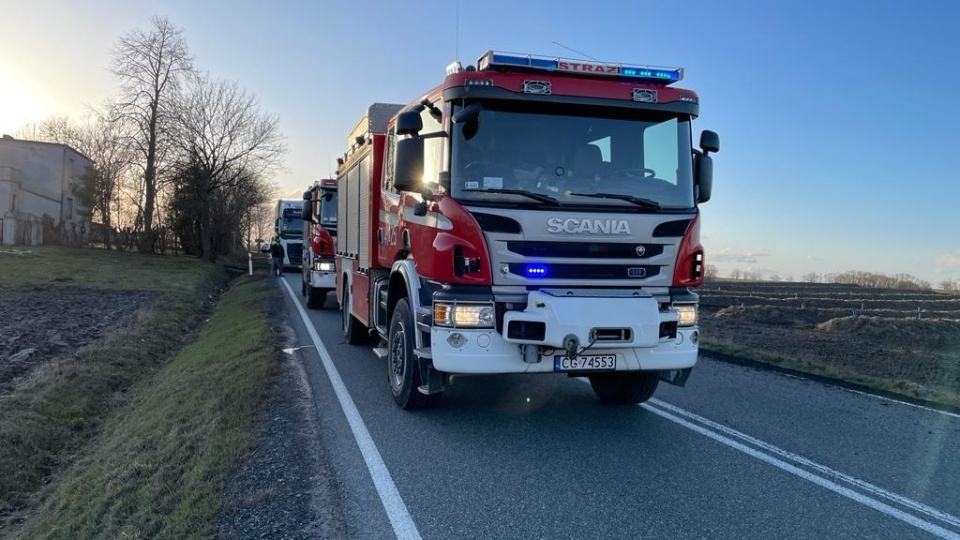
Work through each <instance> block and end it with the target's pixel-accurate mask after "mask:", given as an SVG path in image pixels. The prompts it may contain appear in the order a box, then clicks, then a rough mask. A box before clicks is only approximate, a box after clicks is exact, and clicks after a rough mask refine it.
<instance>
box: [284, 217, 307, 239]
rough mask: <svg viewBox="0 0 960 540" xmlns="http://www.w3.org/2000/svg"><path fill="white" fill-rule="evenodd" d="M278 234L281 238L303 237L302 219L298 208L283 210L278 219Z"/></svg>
mask: <svg viewBox="0 0 960 540" xmlns="http://www.w3.org/2000/svg"><path fill="white" fill-rule="evenodd" d="M280 236H281V237H282V238H303V221H302V220H301V219H300V212H299V211H298V210H284V211H283V218H281V219H280Z"/></svg>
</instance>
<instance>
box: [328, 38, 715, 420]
mask: <svg viewBox="0 0 960 540" xmlns="http://www.w3.org/2000/svg"><path fill="white" fill-rule="evenodd" d="M682 75H683V70H682V69H666V68H653V67H649V66H641V65H629V64H606V63H598V62H582V61H573V60H564V59H558V58H548V57H541V56H533V55H526V54H512V53H500V52H493V51H488V52H487V53H485V54H484V55H483V56H482V57H480V59H479V60H478V62H477V65H476V66H469V67H466V68H463V67H462V66H461V65H460V64H459V63H454V64H452V65H451V66H450V67H448V68H447V75H446V78H445V79H444V80H443V82H442V83H441V84H440V85H439V86H437V87H436V88H434V89H433V90H431V91H429V92H428V93H427V94H426V95H424V96H423V97H422V98H420V99H417V100H416V101H414V102H413V103H410V104H408V105H405V106H400V105H388V104H375V105H373V106H372V107H370V109H369V110H368V111H367V113H366V114H365V115H364V117H363V119H362V120H361V122H360V123H359V124H358V125H357V126H356V128H355V129H354V130H353V132H352V133H350V136H349V138H348V140H347V144H348V147H349V148H348V151H347V152H346V153H345V154H344V156H343V157H342V158H341V159H338V164H339V167H338V171H337V175H338V187H339V198H338V213H337V223H338V226H337V227H338V228H337V231H338V234H339V239H338V244H337V257H336V260H337V284H336V286H337V298H338V300H339V302H340V306H341V311H342V321H343V333H344V336H345V338H346V340H347V341H348V342H349V343H362V342H368V341H369V339H370V338H374V340H375V342H376V343H378V345H376V348H375V349H374V350H375V352H376V353H377V355H378V356H379V357H381V358H382V359H383V360H386V362H385V363H386V367H387V379H388V381H389V386H390V389H391V391H392V393H393V397H394V399H395V400H396V402H397V404H398V405H400V406H401V407H403V408H407V409H413V408H419V407H424V406H429V405H431V404H433V403H435V402H436V401H437V399H438V398H439V396H440V395H441V393H442V392H443V391H444V389H445V388H446V386H447V385H449V384H450V383H451V381H452V380H453V378H454V376H458V375H464V374H494V373H531V374H532V373H566V374H568V375H569V376H577V377H586V378H588V379H589V381H590V384H591V386H592V387H593V389H594V391H595V393H596V394H597V396H598V397H599V398H600V399H601V400H602V401H605V402H609V403H616V404H635V403H640V402H643V401H645V400H647V399H649V398H650V397H651V396H652V395H653V393H654V391H655V390H656V387H657V384H658V382H659V381H660V380H661V379H663V380H665V381H667V382H669V383H672V384H676V385H679V386H682V385H683V384H684V383H685V382H686V380H687V377H688V376H689V374H690V371H691V369H692V368H693V366H694V364H695V363H696V361H697V348H698V340H699V331H698V326H697V304H698V296H697V295H696V294H695V293H694V292H693V291H692V290H691V288H693V287H696V286H698V285H700V284H701V282H702V280H703V269H704V258H703V256H704V255H703V247H702V246H701V244H700V221H699V215H700V213H699V210H698V204H700V203H704V202H706V201H707V200H709V199H710V194H711V186H712V174H713V165H712V158H711V157H710V155H709V153H711V152H717V151H718V150H719V146H720V142H719V136H718V135H717V134H716V133H714V132H712V131H707V130H705V131H703V132H702V133H701V134H700V144H699V146H700V149H695V148H694V147H693V143H692V139H693V135H692V133H693V127H692V120H693V119H694V118H696V117H697V116H698V114H699V98H698V97H697V94H696V93H694V92H692V91H690V90H683V89H679V88H675V87H673V86H671V85H672V84H673V83H675V82H677V81H679V80H680V79H681V78H682Z"/></svg>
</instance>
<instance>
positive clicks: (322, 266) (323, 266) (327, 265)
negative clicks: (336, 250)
mask: <svg viewBox="0 0 960 540" xmlns="http://www.w3.org/2000/svg"><path fill="white" fill-rule="evenodd" d="M333 266H334V265H333V263H332V262H320V261H313V269H314V270H316V271H317V272H333Z"/></svg>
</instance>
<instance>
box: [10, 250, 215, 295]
mask: <svg viewBox="0 0 960 540" xmlns="http://www.w3.org/2000/svg"><path fill="white" fill-rule="evenodd" d="M19 249H20V251H21V252H27V253H25V254H23V255H11V254H7V253H0V288H20V287H32V286H44V285H46V286H56V285H65V286H74V287H93V288H110V289H148V290H159V291H179V292H183V293H188V294H191V293H193V292H194V288H195V286H196V281H197V279H203V278H204V277H205V276H206V274H208V273H209V271H210V268H211V265H210V264H204V263H202V262H201V261H199V260H197V259H195V258H191V257H171V256H162V255H140V254H138V253H127V252H119V251H107V250H101V249H89V248H87V249H83V248H61V247H50V246H44V247H32V248H19Z"/></svg>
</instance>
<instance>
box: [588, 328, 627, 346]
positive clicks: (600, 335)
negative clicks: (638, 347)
mask: <svg viewBox="0 0 960 540" xmlns="http://www.w3.org/2000/svg"><path fill="white" fill-rule="evenodd" d="M594 332H595V334H594V337H595V338H596V341H597V342H598V343H599V342H604V341H606V342H620V343H629V342H631V341H633V330H631V329H629V328H595V329H594Z"/></svg>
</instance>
